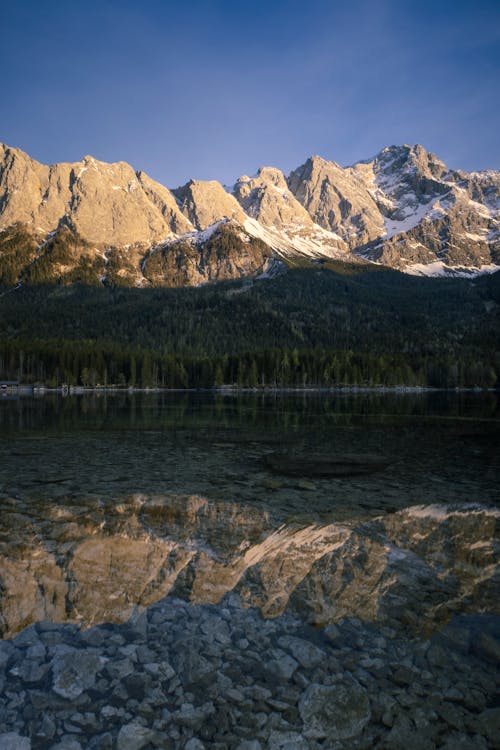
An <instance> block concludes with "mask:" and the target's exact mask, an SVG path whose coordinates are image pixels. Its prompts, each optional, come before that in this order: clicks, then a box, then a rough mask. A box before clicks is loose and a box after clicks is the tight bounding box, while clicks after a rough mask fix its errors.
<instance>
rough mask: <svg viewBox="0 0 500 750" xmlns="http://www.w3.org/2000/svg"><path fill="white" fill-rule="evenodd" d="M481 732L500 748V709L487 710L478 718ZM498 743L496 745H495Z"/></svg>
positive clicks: (493, 745) (494, 745)
mask: <svg viewBox="0 0 500 750" xmlns="http://www.w3.org/2000/svg"><path fill="white" fill-rule="evenodd" d="M477 724H478V730H479V732H480V733H481V734H482V735H484V736H485V737H486V738H487V739H488V740H489V741H490V742H491V743H492V747H499V748H500V708H487V709H486V710H485V711H482V712H481V713H480V714H479V716H478V717H477ZM495 743H496V744H495Z"/></svg>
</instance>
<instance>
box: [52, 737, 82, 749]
mask: <svg viewBox="0 0 500 750" xmlns="http://www.w3.org/2000/svg"><path fill="white" fill-rule="evenodd" d="M50 750H82V746H81V745H80V743H79V742H78V740H75V738H74V737H63V738H62V740H61V741H60V742H58V743H57V745H52V747H51V748H50Z"/></svg>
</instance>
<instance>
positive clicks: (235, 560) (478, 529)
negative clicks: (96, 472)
mask: <svg viewBox="0 0 500 750" xmlns="http://www.w3.org/2000/svg"><path fill="white" fill-rule="evenodd" d="M0 524H1V527H0V528H1V536H0V585H1V592H2V597H1V611H0V623H1V628H2V634H3V636H4V637H8V636H12V635H13V634H15V633H16V632H18V631H19V630H21V629H22V628H24V627H26V626H27V625H29V624H30V623H31V622H35V621H38V620H53V621H57V622H62V621H70V622H80V623H81V624H83V625H84V626H87V625H90V624H94V623H98V622H123V621H125V620H127V619H128V618H129V617H130V616H131V615H132V614H133V612H134V611H135V610H136V609H137V607H139V608H142V607H147V606H150V605H151V604H153V603H154V602H156V601H159V600H160V599H162V598H163V597H165V596H166V595H168V594H171V593H173V594H176V595H177V596H180V597H181V598H184V599H187V600H189V601H191V602H193V603H217V602H219V601H220V600H221V599H222V597H223V596H224V595H225V594H227V593H228V592H231V591H235V592H236V593H238V594H239V596H240V597H241V600H242V602H243V604H244V605H248V606H256V607H258V608H259V609H260V610H261V612H262V614H263V615H264V616H266V617H275V616H277V615H279V614H281V613H283V612H284V611H286V610H290V611H293V612H296V613H299V614H300V615H301V616H303V617H304V618H305V619H307V620H308V621H310V622H312V623H314V624H321V625H325V624H327V623H330V622H336V621H338V620H341V619H342V618H344V617H346V616H356V617H359V618H360V619H362V620H368V621H373V622H379V623H384V624H388V625H391V626H392V627H395V628H397V629H403V630H407V631H410V632H412V633H423V632H424V633H428V632H431V631H432V630H433V629H435V628H437V627H440V626H442V625H443V624H444V623H445V622H446V621H447V620H449V619H450V617H451V616H452V615H453V614H454V613H456V612H467V611H474V612H478V611H486V612H497V611H498V597H497V593H496V592H498V577H499V564H498V552H497V550H498V546H497V545H498V529H499V525H500V512H498V511H494V510H492V509H486V508H481V507H473V506H469V507H466V506H465V507H464V506H461V507H457V508H455V509H453V508H448V509H444V508H441V507H439V506H426V507H424V506H422V507H414V508H409V509H406V510H404V511H401V512H397V513H394V514H392V515H387V516H384V517H380V518H378V519H374V520H372V521H368V522H365V523H363V522H361V523H360V522H356V523H353V524H345V525H339V524H327V525H323V526H321V525H312V524H311V525H308V526H301V527H299V526H297V525H283V526H281V527H279V528H275V526H274V525H273V523H272V522H271V519H270V516H269V515H268V514H267V513H266V512H265V511H262V512H261V511H258V510H256V509H254V508H249V507H245V506H242V505H238V504H236V503H231V502H213V501H208V500H206V499H205V498H202V497H198V496H168V497H165V496H158V497H147V496H142V495H135V496H132V497H127V498H123V500H122V502H121V503H117V504H115V505H113V506H111V505H109V504H104V503H103V502H102V501H99V500H96V499H95V498H94V499H86V500H82V501H81V504H79V505H78V506H77V505H75V504H74V503H72V504H69V503H68V504H67V505H66V506H61V505H57V506H56V505H48V504H46V503H43V504H40V505H39V506H38V507H36V508H33V506H31V507H28V506H26V507H24V506H23V504H22V502H20V501H16V500H12V502H11V503H10V510H7V511H6V512H5V513H4V514H3V516H2V519H1V521H0Z"/></svg>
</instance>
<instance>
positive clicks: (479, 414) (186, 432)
mask: <svg viewBox="0 0 500 750" xmlns="http://www.w3.org/2000/svg"><path fill="white" fill-rule="evenodd" d="M499 445H500V394H496V393H486V394H476V393H460V394H454V393H445V392H432V393H427V394H377V393H373V394H372V393H369V394H357V395H351V394H338V395H324V394H314V393H308V394H273V395H261V394H240V395H227V396H226V395H220V394H195V393H154V394H123V395H105V394H92V395H83V396H74V397H68V398H62V397H60V396H45V397H43V398H38V399H32V398H20V399H17V400H0V462H1V466H2V472H1V485H0V491H1V492H3V493H7V494H9V495H15V494H20V495H21V496H30V497H31V496H32V497H33V498H34V499H36V497H40V498H47V499H51V500H53V501H54V502H56V501H57V499H58V498H64V497H74V496H78V495H80V494H81V495H87V494H89V495H90V494H94V493H96V494H99V495H102V496H104V497H106V498H110V499H113V498H115V499H119V497H120V495H121V494H124V493H134V492H136V493H137V492H138V493H141V492H142V493H157V492H160V493H183V494H203V495H204V496H207V497H209V498H212V499H219V500H221V499H223V500H227V501H235V502H237V503H246V504H250V505H252V504H253V505H255V504H257V505H258V506H259V507H262V505H264V506H265V507H266V509H267V510H268V511H270V512H271V513H273V514H274V515H275V516H276V520H281V521H283V520H285V519H286V518H287V516H289V515H290V514H292V515H300V516H302V517H303V518H304V520H312V519H315V520H319V519H323V520H325V519H326V520H333V519H337V520H339V519H345V518H347V517H350V516H352V515H355V516H357V515H360V514H364V513H365V514H368V515H373V514H378V513H380V512H386V511H390V510H395V509H397V508H401V507H405V506H408V505H411V504H421V503H429V502H431V503H433V502H446V503H448V502H481V503H494V504H497V503H498V502H499V490H498V477H499V474H500V451H499V450H498V446H499ZM277 452H285V453H288V454H291V459H292V460H293V458H294V457H296V458H299V457H300V458H301V459H302V460H304V459H305V462H306V463H307V461H308V460H311V459H312V458H313V457H314V456H316V455H320V456H322V457H325V456H326V457H328V456H332V457H336V456H337V457H338V456H340V457H342V456H343V455H345V454H347V455H355V456H358V457H359V460H362V458H363V456H365V455H368V456H379V457H380V458H381V459H382V460H384V461H386V462H387V468H386V469H385V470H384V471H381V472H378V473H373V474H370V475H369V476H363V477H359V476H355V475H354V476H349V472H348V475H347V476H345V477H342V476H340V477H322V476H320V475H319V473H318V472H316V473H317V474H318V475H317V476H315V475H314V474H315V472H314V470H313V469H312V470H311V472H310V473H308V472H307V470H305V472H304V477H303V480H304V481H303V482H302V485H303V486H300V484H301V483H300V476H299V477H297V476H295V477H290V476H286V475H283V474H282V473H280V472H279V471H273V470H272V462H270V461H269V457H271V456H272V455H274V454H276V453H277ZM299 474H300V472H299ZM308 474H310V475H308ZM306 484H307V487H306Z"/></svg>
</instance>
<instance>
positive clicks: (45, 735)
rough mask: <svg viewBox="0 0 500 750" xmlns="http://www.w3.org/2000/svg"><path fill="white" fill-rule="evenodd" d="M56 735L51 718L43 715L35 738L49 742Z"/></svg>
mask: <svg viewBox="0 0 500 750" xmlns="http://www.w3.org/2000/svg"><path fill="white" fill-rule="evenodd" d="M55 733H56V725H55V722H54V721H53V719H52V717H51V716H49V715H48V714H46V713H45V712H44V713H43V716H42V720H41V721H40V724H39V727H38V729H37V731H36V737H38V738H40V739H43V740H51V739H52V738H53V736H54V735H55Z"/></svg>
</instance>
